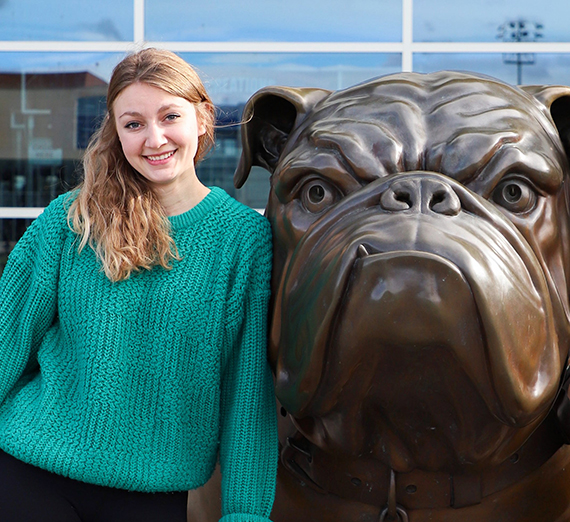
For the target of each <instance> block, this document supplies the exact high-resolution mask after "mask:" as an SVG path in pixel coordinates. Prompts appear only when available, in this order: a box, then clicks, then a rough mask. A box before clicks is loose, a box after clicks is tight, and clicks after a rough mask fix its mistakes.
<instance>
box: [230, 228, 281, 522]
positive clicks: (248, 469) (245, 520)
mask: <svg viewBox="0 0 570 522" xmlns="http://www.w3.org/2000/svg"><path fill="white" fill-rule="evenodd" d="M244 250H247V252H246V253H245V257H246V260H245V261H244V262H242V263H241V264H240V266H239V268H238V276H237V277H236V282H235V285H238V286H243V292H240V293H241V294H242V295H241V299H240V301H241V313H240V314H239V316H240V317H241V324H239V325H237V326H235V331H236V332H237V333H236V334H235V337H234V338H235V342H234V345H233V346H232V347H231V351H230V355H229V357H228V361H227V363H226V366H225V369H224V374H223V383H222V412H221V417H222V418H221V423H222V424H221V435H220V465H221V471H222V519H221V522H267V521H268V520H269V518H268V517H269V514H270V512H271V508H272V506H273V500H274V495H275V479H276V472H277V444H278V443H277V418H276V403H275V395H274V387H273V379H272V376H271V371H270V369H269V365H268V362H267V313H268V301H269V293H270V290H269V285H270V277H271V231H270V228H269V224H268V223H267V221H265V220H264V221H263V222H262V226H261V232H260V234H258V235H257V237H256V238H255V244H249V245H248V246H247V248H246V249H244Z"/></svg>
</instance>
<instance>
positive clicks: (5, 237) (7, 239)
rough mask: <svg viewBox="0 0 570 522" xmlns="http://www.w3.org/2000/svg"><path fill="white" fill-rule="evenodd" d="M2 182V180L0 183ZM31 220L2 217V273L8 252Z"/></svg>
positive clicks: (0, 254)
mask: <svg viewBox="0 0 570 522" xmlns="http://www.w3.org/2000/svg"><path fill="white" fill-rule="evenodd" d="M2 183H3V182H1V181H0V185H1V184H2ZM31 222H32V220H31V219H0V275H2V270H4V266H5V265H6V260H7V259H8V254H9V253H10V252H11V251H12V248H14V245H15V244H16V241H18V239H20V238H21V237H22V234H23V233H24V232H25V231H26V228H28V226H29V224H30V223H31Z"/></svg>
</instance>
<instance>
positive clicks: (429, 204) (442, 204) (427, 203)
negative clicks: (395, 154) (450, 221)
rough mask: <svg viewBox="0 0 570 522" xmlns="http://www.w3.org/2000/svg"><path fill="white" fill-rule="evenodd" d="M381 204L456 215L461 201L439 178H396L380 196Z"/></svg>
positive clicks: (402, 208) (403, 208)
mask: <svg viewBox="0 0 570 522" xmlns="http://www.w3.org/2000/svg"><path fill="white" fill-rule="evenodd" d="M380 206H381V207H382V208H383V209H384V210H389V211H396V212H397V211H404V210H408V211H415V212H422V213H427V212H435V213H436V214H444V215H446V216H456V215H457V214H459V212H460V210H461V201H460V200H459V197H458V196H457V194H456V193H455V191H454V190H453V189H452V188H451V187H450V186H449V185H448V184H447V183H445V182H443V181H440V180H437V179H426V178H423V179H422V178H414V179H410V178H406V179H396V180H394V182H393V183H392V185H390V187H389V188H388V189H387V190H386V191H384V193H383V194H382V196H381V197H380Z"/></svg>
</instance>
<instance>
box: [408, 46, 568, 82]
mask: <svg viewBox="0 0 570 522" xmlns="http://www.w3.org/2000/svg"><path fill="white" fill-rule="evenodd" d="M446 69H452V70H462V71H474V72H479V73H482V74H488V75H489V76H494V77H495V78H499V79H500V80H503V81H505V82H507V83H510V84H513V85H516V84H517V83H520V84H521V85H539V84H562V85H570V55H569V54H539V53H536V54H530V53H524V54H521V55H520V56H517V54H513V53H509V54H498V53H497V54H492V53H491V54H483V53H481V54H455V53H449V54H414V71H417V72H424V73H426V72H433V71H439V70H446ZM519 80H520V81H519Z"/></svg>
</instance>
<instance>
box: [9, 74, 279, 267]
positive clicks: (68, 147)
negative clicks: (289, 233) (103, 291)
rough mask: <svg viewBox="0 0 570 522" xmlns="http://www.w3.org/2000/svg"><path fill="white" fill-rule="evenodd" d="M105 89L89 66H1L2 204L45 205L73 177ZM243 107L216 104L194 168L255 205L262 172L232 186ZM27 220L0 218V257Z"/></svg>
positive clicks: (259, 202)
mask: <svg viewBox="0 0 570 522" xmlns="http://www.w3.org/2000/svg"><path fill="white" fill-rule="evenodd" d="M106 93H107V83H106V82H105V81H103V80H101V79H100V78H98V77H96V76H94V75H93V74H91V73H89V72H77V73H54V74H51V73H50V74H32V73H26V74H20V73H0V97H1V98H0V99H1V100H2V103H0V207H44V206H46V205H47V204H48V203H49V202H50V201H51V200H52V199H53V198H54V197H55V196H57V195H58V194H61V193H62V192H65V191H66V190H69V189H70V188H72V187H73V186H75V185H76V184H77V182H78V179H79V174H80V165H81V159H82V155H83V152H84V150H85V147H86V146H87V143H88V142H89V138H90V137H91V135H92V133H93V131H94V130H95V128H96V126H97V125H98V123H99V121H100V118H101V117H102V116H103V115H104V114H105V109H106V107H105V95H106ZM242 109H243V106H242V105H240V106H233V107H220V108H218V112H217V121H216V126H217V129H216V147H215V149H214V150H213V151H211V152H210V154H209V155H208V156H207V157H206V159H205V160H204V161H203V162H202V163H200V164H199V165H198V167H197V172H198V176H199V177H200V179H201V180H202V181H203V182H204V183H205V184H206V185H217V186H220V187H222V188H224V189H225V190H226V191H227V192H228V193H230V194H231V195H232V196H234V197H236V198H237V199H240V200H242V201H244V202H246V203H247V204H249V205H251V206H254V207H258V208H260V207H264V206H265V203H266V195H267V190H268V183H267V173H266V172H265V171H263V172H260V173H258V172H257V170H258V169H257V168H254V169H253V172H252V174H251V176H250V180H249V182H248V184H247V187H246V188H244V189H242V190H240V191H237V192H236V190H235V189H234V186H233V172H234V169H235V167H236V165H237V163H238V160H239V155H240V153H241V146H240V139H239V135H240V126H239V121H240V118H241V113H242ZM260 170H261V169H260ZM28 224H29V220H23V219H0V256H1V254H2V252H4V251H9V250H10V248H11V246H12V245H13V244H14V242H15V241H16V240H17V239H18V238H19V237H20V235H21V234H22V232H23V230H25V228H26V227H27V225H28ZM1 265H2V259H1V257H0V267H1Z"/></svg>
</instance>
